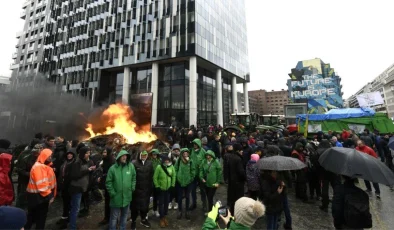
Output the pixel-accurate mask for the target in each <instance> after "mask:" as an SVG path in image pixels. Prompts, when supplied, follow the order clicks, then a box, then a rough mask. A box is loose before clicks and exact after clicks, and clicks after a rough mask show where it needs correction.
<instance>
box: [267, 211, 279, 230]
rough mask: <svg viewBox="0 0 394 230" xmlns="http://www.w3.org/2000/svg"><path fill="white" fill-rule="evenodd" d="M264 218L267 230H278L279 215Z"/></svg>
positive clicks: (269, 215)
mask: <svg viewBox="0 0 394 230" xmlns="http://www.w3.org/2000/svg"><path fill="white" fill-rule="evenodd" d="M266 217H267V229H268V230H276V229H278V228H279V226H278V219H279V215H277V214H276V215H272V214H266Z"/></svg>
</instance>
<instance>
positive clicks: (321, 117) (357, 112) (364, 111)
mask: <svg viewBox="0 0 394 230" xmlns="http://www.w3.org/2000/svg"><path fill="white" fill-rule="evenodd" d="M374 115H375V111H374V110H373V109H371V108H346V109H331V110H330V111H328V112H327V113H325V114H297V119H298V120H300V121H305V120H306V118H307V117H308V120H309V121H326V120H338V119H346V118H357V117H373V116H374Z"/></svg>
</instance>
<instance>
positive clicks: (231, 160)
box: [224, 143, 246, 213]
mask: <svg viewBox="0 0 394 230" xmlns="http://www.w3.org/2000/svg"><path fill="white" fill-rule="evenodd" d="M233 149H234V150H233V153H231V154H229V155H228V156H227V160H226V164H225V165H224V168H225V169H224V172H225V173H226V174H227V175H226V176H225V178H226V179H227V180H228V188H227V206H229V207H230V212H231V213H234V205H235V201H237V200H238V199H239V198H241V197H243V195H244V184H245V180H246V173H245V169H244V166H243V160H242V149H243V148H242V145H240V144H238V143H236V144H234V146H233Z"/></svg>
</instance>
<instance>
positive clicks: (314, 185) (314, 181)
mask: <svg viewBox="0 0 394 230" xmlns="http://www.w3.org/2000/svg"><path fill="white" fill-rule="evenodd" d="M315 193H316V196H317V197H320V196H321V186H320V180H319V176H318V174H317V173H310V174H309V195H310V196H311V197H313V196H314V195H315Z"/></svg>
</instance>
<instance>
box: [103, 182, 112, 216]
mask: <svg viewBox="0 0 394 230" xmlns="http://www.w3.org/2000/svg"><path fill="white" fill-rule="evenodd" d="M104 199H105V200H104V219H106V220H109V218H110V213H111V209H110V207H109V202H110V200H111V198H110V197H109V193H108V190H107V189H105V190H104Z"/></svg>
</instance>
